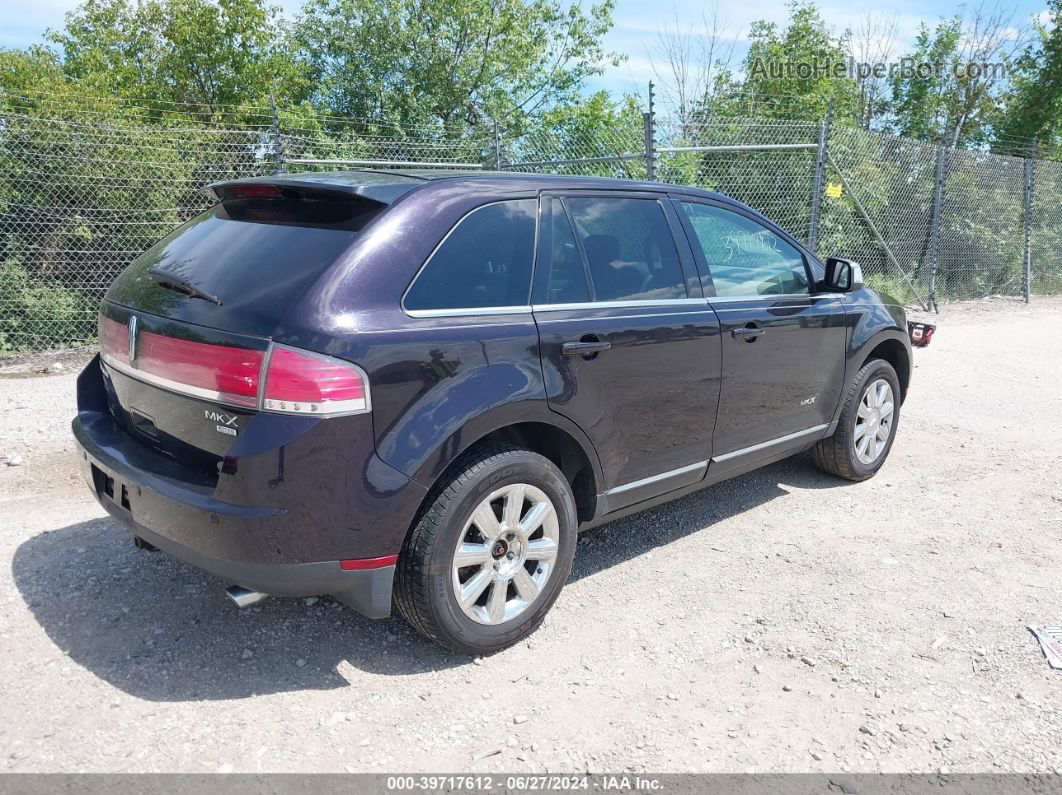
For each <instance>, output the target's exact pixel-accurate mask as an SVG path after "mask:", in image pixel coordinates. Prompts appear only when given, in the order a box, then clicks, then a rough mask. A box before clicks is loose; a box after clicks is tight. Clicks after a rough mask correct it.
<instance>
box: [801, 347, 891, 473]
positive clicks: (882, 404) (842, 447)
mask: <svg viewBox="0 0 1062 795" xmlns="http://www.w3.org/2000/svg"><path fill="white" fill-rule="evenodd" d="M900 394H901V393H900V380H899V379H898V378H897V377H896V371H895V370H894V369H893V367H892V365H891V364H889V363H888V362H887V361H885V360H884V359H871V360H870V361H868V362H867V363H866V364H864V365H863V367H862V368H860V370H859V372H858V373H856V376H855V378H854V379H853V380H852V384H851V386H850V387H849V388H848V391H847V393H845V398H844V406H843V408H842V409H841V417H840V420H839V421H838V423H837V428H836V430H835V431H834V432H833V435H832V436H830V437H829V438H826V439H821V440H820V441H818V442H817V443H816V444H815V447H814V448H812V458H813V460H814V461H815V465H816V466H817V467H818V468H819V469H821V470H822V471H823V472H828V473H829V474H831V475H837V476H838V477H841V478H845V479H846V480H853V481H861V480H866V479H868V478H871V477H873V476H874V475H875V474H877V471H878V470H879V469H881V466H882V464H884V463H885V459H886V458H888V457H889V451H890V450H892V442H893V440H894V439H895V438H896V428H897V426H898V424H899V421H900V397H899V396H900Z"/></svg>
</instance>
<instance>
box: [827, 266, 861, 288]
mask: <svg viewBox="0 0 1062 795" xmlns="http://www.w3.org/2000/svg"><path fill="white" fill-rule="evenodd" d="M862 286H863V269H862V268H860V267H859V263H858V262H853V261H852V260H850V259H841V258H840V257H830V258H829V259H828V260H826V277H825V278H824V279H823V280H822V288H823V289H824V290H826V291H828V292H834V293H851V292H855V291H856V290H858V289H860V288H862Z"/></svg>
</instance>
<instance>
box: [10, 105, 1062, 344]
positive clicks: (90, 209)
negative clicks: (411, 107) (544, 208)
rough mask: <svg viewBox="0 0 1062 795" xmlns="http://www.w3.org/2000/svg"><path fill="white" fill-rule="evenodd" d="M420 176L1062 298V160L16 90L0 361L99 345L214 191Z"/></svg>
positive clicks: (730, 131)
mask: <svg viewBox="0 0 1062 795" xmlns="http://www.w3.org/2000/svg"><path fill="white" fill-rule="evenodd" d="M405 164H408V165H409V166H414V167H439V168H447V167H448V168H469V169H470V168H478V169H487V170H505V171H523V172H543V173H561V174H583V175H597V176H607V177H622V178H628V179H647V178H648V179H656V180H659V181H662V182H668V183H673V184H681V185H696V186H699V187H703V188H707V189H710V190H715V191H718V192H720V193H724V194H726V195H728V196H732V197H734V198H736V199H739V200H741V201H743V202H745V203H747V204H749V205H750V206H752V207H754V208H756V209H757V210H760V211H761V212H763V213H764V214H766V215H767V216H768V217H770V218H772V219H773V220H775V221H776V222H778V223H779V224H781V225H782V226H783V227H784V228H786V229H787V230H788V231H789V232H790V233H791V234H793V235H794V236H796V237H797V238H799V239H801V240H804V241H808V242H809V245H811V246H812V247H813V248H814V249H815V250H816V252H818V253H819V254H820V255H822V256H829V255H836V256H846V257H851V258H852V259H855V260H857V261H859V262H861V263H862V264H863V266H864V273H865V274H866V276H867V281H868V283H870V284H871V285H872V286H874V287H877V288H879V289H882V290H884V291H886V292H888V293H890V294H892V295H894V296H895V297H897V298H900V299H901V300H903V301H904V302H906V303H909V304H911V305H916V306H923V307H926V308H928V307H931V306H933V305H934V304H935V303H936V302H938V301H945V300H964V299H970V298H980V297H984V296H988V295H1006V296H1019V297H1026V298H1027V297H1028V295H1029V294H1037V293H1050V292H1062V203H1060V202H1059V201H1058V198H1059V196H1060V192H1062V162H1055V160H1054V159H1047V158H1044V157H1039V158H1033V157H1028V158H1020V157H1013V156H1006V155H999V154H993V153H989V152H983V151H947V150H942V149H940V148H938V147H934V146H931V145H928V144H925V143H922V142H918V141H912V140H907V139H903V138H897V137H893V136H887V135H880V134H875V133H867V132H864V131H862V130H857V129H852V128H848V127H842V126H840V125H836V124H831V123H830V121H829V120H828V119H824V120H823V121H822V122H820V123H814V122H802V121H787V120H778V119H763V118H731V117H720V118H707V119H706V118H697V119H695V120H678V119H675V118H672V117H668V116H666V115H663V114H656V113H649V114H640V113H633V112H629V109H628V112H627V113H626V114H625V115H623V116H621V118H620V121H619V122H618V123H616V124H614V125H610V126H608V127H607V128H604V129H602V128H601V127H600V126H596V127H595V126H592V125H588V126H580V125H579V124H566V123H554V124H551V125H547V124H544V123H540V124H532V125H530V126H525V128H523V129H521V130H519V131H512V130H506V129H505V128H504V127H499V126H496V125H484V126H479V127H471V128H469V127H461V128H458V127H451V128H447V127H442V126H437V125H421V126H406V127H398V126H396V125H388V124H383V123H379V122H368V121H365V122H355V121H353V120H349V119H336V118H328V117H321V116H317V115H315V114H313V113H310V112H306V111H304V110H302V109H294V110H293V109H282V110H280V111H276V110H274V109H272V108H254V109H240V111H239V113H238V114H237V113H236V112H235V111H232V112H229V113H228V114H222V115H219V114H212V115H210V116H204V115H203V114H200V113H193V112H185V111H181V110H179V109H172V108H171V109H167V110H166V112H164V113H159V112H156V111H152V112H148V111H147V110H145V109H141V108H127V107H122V106H121V105H119V104H116V103H112V104H111V105H108V106H107V107H97V106H96V105H94V104H93V103H91V102H78V101H70V99H69V98H66V100H65V101H58V100H56V101H44V100H42V98H38V97H25V96H13V95H10V94H6V93H3V92H0V353H3V352H9V351H24V350H41V349H48V348H60V347H71V346H77V345H84V344H89V343H91V342H92V341H93V340H94V337H95V313H96V307H97V305H98V302H99V299H100V297H101V296H102V294H103V292H104V291H105V289H106V287H107V285H108V284H109V283H110V282H111V280H112V279H113V278H114V277H115V276H116V275H117V274H118V273H119V272H120V271H121V270H122V269H123V268H124V267H125V266H126V265H128V264H129V262H131V261H132V259H133V258H135V257H136V256H137V255H138V254H139V253H140V252H142V251H144V250H145V249H146V248H148V247H149V246H150V245H151V244H152V243H154V242H155V241H156V240H158V239H159V238H161V237H163V236H164V235H166V234H167V233H168V232H170V231H171V230H172V229H174V228H175V227H176V226H178V225H180V224H181V223H183V222H185V221H187V220H189V219H190V218H192V217H194V216H195V215H197V214H198V213H199V212H201V211H202V210H204V209H205V208H206V207H207V206H208V203H209V199H208V198H207V196H206V195H205V194H204V193H203V191H202V188H203V187H204V186H205V185H207V184H209V183H211V182H214V181H217V180H222V179H230V178H235V177H245V176H256V175H263V174H268V173H270V172H272V171H273V170H274V169H276V168H277V167H278V166H284V167H286V168H287V169H288V170H290V171H296V170H314V169H316V170H320V169H328V168H357V167H371V168H390V167H397V166H402V165H405Z"/></svg>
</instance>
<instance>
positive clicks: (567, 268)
mask: <svg viewBox="0 0 1062 795" xmlns="http://www.w3.org/2000/svg"><path fill="white" fill-rule="evenodd" d="M550 207H551V209H552V212H551V213H550V215H551V220H550V231H551V235H550V257H549V272H548V274H547V278H546V288H545V289H546V303H548V304H571V303H579V302H585V301H589V300H590V288H589V287H588V286H587V284H586V269H585V268H584V267H583V260H582V258H581V257H580V256H579V248H578V247H577V246H576V245H575V234H574V233H573V232H572V225H571V223H570V222H569V221H568V216H567V214H566V213H565V212H564V207H563V206H562V205H561V203H560V200H559V199H552V200H551V201H550ZM544 265H545V263H543V265H542V266H540V267H543V266H544ZM541 283H542V282H541V281H539V284H541Z"/></svg>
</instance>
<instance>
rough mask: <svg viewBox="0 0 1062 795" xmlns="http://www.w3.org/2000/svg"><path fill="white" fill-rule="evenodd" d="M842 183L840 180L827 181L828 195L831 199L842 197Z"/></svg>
mask: <svg viewBox="0 0 1062 795" xmlns="http://www.w3.org/2000/svg"><path fill="white" fill-rule="evenodd" d="M841 193H842V190H841V183H840V182H827V183H826V195H827V196H829V197H830V198H831V199H839V198H841Z"/></svg>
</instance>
